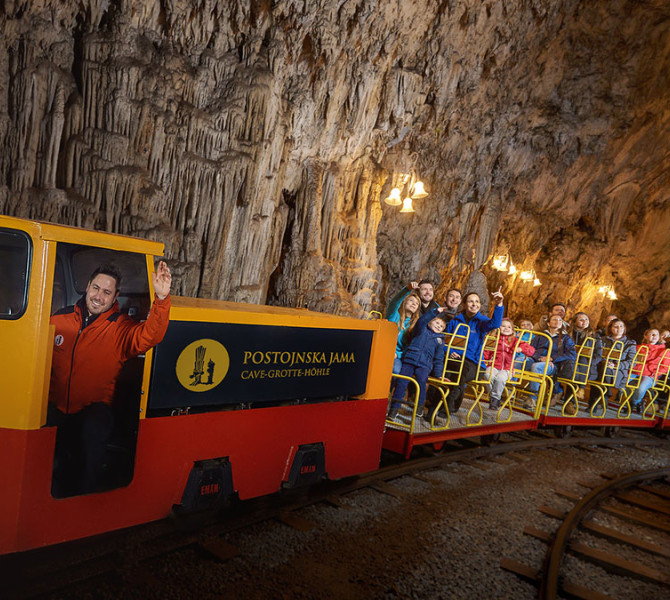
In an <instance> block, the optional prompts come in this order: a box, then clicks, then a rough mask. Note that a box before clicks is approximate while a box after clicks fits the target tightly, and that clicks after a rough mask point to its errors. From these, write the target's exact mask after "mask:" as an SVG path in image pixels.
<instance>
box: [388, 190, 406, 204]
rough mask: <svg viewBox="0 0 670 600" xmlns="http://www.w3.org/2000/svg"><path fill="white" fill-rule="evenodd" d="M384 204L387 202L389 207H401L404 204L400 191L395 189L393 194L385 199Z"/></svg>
mask: <svg viewBox="0 0 670 600" xmlns="http://www.w3.org/2000/svg"><path fill="white" fill-rule="evenodd" d="M384 202H386V204H388V205H389V206H400V205H401V204H402V200H401V199H400V190H399V189H398V188H393V189H392V190H391V193H390V194H389V195H388V196H387V197H386V198H384Z"/></svg>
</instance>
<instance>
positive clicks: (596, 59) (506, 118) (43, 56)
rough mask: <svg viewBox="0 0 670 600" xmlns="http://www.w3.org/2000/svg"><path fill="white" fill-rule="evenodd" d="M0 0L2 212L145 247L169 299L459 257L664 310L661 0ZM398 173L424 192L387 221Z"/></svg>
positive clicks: (382, 293) (583, 293) (577, 298)
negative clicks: (413, 178)
mask: <svg viewBox="0 0 670 600" xmlns="http://www.w3.org/2000/svg"><path fill="white" fill-rule="evenodd" d="M0 11H2V12H0V19H1V20H0V27H1V28H2V30H3V41H2V44H1V45H0V139H1V140H2V142H3V147H4V148H5V151H4V152H3V153H2V154H1V155H0V174H1V177H0V212H2V213H4V214H11V215H17V216H22V217H28V218H36V219H43V220H49V221H54V222H60V223H67V224H74V225H79V226H83V227H90V228H96V229H101V230H106V231H113V232H119V233H125V234H130V235H138V236H142V237H147V238H152V239H157V240H160V241H163V242H165V244H166V256H167V258H168V259H170V261H171V264H172V266H173V270H174V272H175V276H176V277H175V282H176V288H177V289H176V291H177V292H178V293H182V294H186V295H200V296H205V297H214V298H223V299H231V300H238V301H249V302H260V303H262V302H269V303H275V304H282V305H292V306H307V307H309V308H313V309H317V310H324V311H333V312H341V313H346V314H354V315H361V314H364V313H365V312H366V311H367V310H369V309H371V308H377V307H378V306H382V305H383V303H384V301H385V298H386V295H387V294H388V293H389V292H390V293H392V292H393V291H394V290H395V289H396V288H397V287H399V286H401V285H404V284H405V283H406V282H407V281H409V280H411V279H415V278H419V277H421V276H428V277H432V278H434V279H435V280H436V281H437V282H439V286H438V296H439V295H441V294H443V293H444V292H445V291H446V289H447V287H449V286H450V285H459V286H461V287H466V286H467V285H468V281H469V280H470V278H472V277H477V276H478V274H479V273H480V272H483V273H484V275H485V276H486V278H487V281H488V283H489V287H491V288H493V287H494V286H498V285H502V286H503V291H504V292H505V294H506V295H507V297H508V300H509V305H510V309H511V311H512V313H513V314H517V315H518V314H521V313H524V314H528V313H530V314H532V315H535V314H537V313H538V312H539V310H540V309H539V308H538V307H540V306H542V305H543V304H544V303H546V302H548V301H550V300H553V299H561V300H565V301H567V302H568V303H569V306H570V309H571V310H579V309H586V310H588V311H589V312H590V313H591V314H592V316H593V318H596V317H598V316H599V315H600V313H601V312H602V311H609V310H615V311H617V312H620V313H621V314H622V315H623V316H624V317H625V318H627V319H628V320H631V321H633V322H635V323H638V324H640V323H645V322H647V321H650V322H654V323H658V324H661V321H663V322H664V323H668V322H670V282H669V281H668V278H667V277H666V264H667V257H668V255H669V252H668V251H669V250H670V248H669V244H670V242H668V236H667V235H666V234H665V231H667V229H668V226H669V225H670V202H669V201H668V196H669V194H668V190H669V189H670V186H669V183H670V182H669V181H668V177H669V175H668V173H670V170H669V168H668V167H669V166H670V164H669V163H670V153H669V152H668V149H667V140H668V139H669V137H668V134H669V133H670V110H669V109H668V106H669V103H668V96H669V95H670V94H669V91H670V36H669V35H668V33H669V30H670V6H668V4H667V3H666V2H664V1H662V0H650V1H625V0H615V1H611V2H610V1H605V0H597V1H593V2H588V3H585V2H579V1H577V0H560V1H548V0H547V1H540V0H526V1H523V0H520V1H519V2H504V1H502V0H501V1H497V2H494V1H490V2H481V1H480V0H462V1H456V0H452V1H448V0H443V1H439V2H438V1H431V0H423V1H421V2H385V1H384V2H374V1H369V0H368V1H364V0H358V1H347V0H344V1H341V0H340V1H335V0H317V1H313V2H299V1H288V0H287V1H277V2H270V1H269V0H255V1H246V2H243V1H235V2H229V1H222V0H221V1H216V0H198V1H186V0H154V1H151V0H144V1H140V0H116V1H111V0H80V1H78V2H66V3H64V2H56V1H54V0H51V1H49V0H35V1H30V2H29V1H27V0H14V1H7V2H5V5H4V9H2V8H0ZM410 169H411V170H413V171H414V172H415V173H417V174H418V175H420V176H421V178H422V179H423V180H424V181H426V183H427V187H428V189H429V191H430V192H431V194H430V195H429V196H428V197H427V198H425V199H422V200H417V201H416V202H415V208H416V212H415V213H413V214H409V215H408V214H400V213H399V212H398V209H397V208H393V207H389V206H387V205H385V204H384V203H383V202H380V200H381V199H382V198H384V197H385V196H386V195H387V194H388V191H389V189H390V187H391V182H392V181H393V180H394V177H396V176H397V175H398V173H400V172H407V171H408V170H410ZM504 252H509V253H511V256H512V258H513V260H514V262H515V264H517V265H518V266H519V267H522V266H526V267H530V266H532V267H534V268H535V270H536V272H537V274H538V277H539V278H540V279H541V280H542V283H543V285H542V286H540V287H535V288H533V287H532V286H529V284H525V283H522V282H520V281H519V280H518V278H516V279H515V278H514V277H509V276H507V277H504V276H503V275H502V274H500V273H497V272H495V271H493V270H492V269H491V267H490V264H491V257H492V256H494V255H496V254H498V253H504ZM599 285H614V286H615V289H616V292H617V294H618V296H619V300H617V301H615V302H614V303H613V304H612V303H611V302H608V301H606V300H604V299H603V297H602V295H601V294H599V293H598V292H597V288H598V286H599Z"/></svg>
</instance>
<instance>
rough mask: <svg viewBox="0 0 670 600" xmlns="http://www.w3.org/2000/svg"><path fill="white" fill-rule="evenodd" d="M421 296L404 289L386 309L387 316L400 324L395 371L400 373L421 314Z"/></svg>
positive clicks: (394, 364) (394, 363) (394, 362)
mask: <svg viewBox="0 0 670 600" xmlns="http://www.w3.org/2000/svg"><path fill="white" fill-rule="evenodd" d="M420 308H421V298H419V294H418V293H416V292H410V291H409V290H402V291H401V292H400V293H399V294H396V295H395V296H394V297H393V299H392V300H391V302H389V305H388V308H387V309H386V318H387V319H388V320H389V321H392V322H393V323H396V324H397V325H398V338H397V340H396V345H395V360H394V361H393V372H394V373H400V367H401V366H402V355H403V353H404V352H405V349H406V348H407V346H408V345H409V341H410V340H411V339H412V334H413V331H414V327H416V324H417V322H418V321H419V317H420V316H421V312H420Z"/></svg>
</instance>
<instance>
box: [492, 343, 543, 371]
mask: <svg viewBox="0 0 670 600" xmlns="http://www.w3.org/2000/svg"><path fill="white" fill-rule="evenodd" d="M518 341H519V340H518V338H517V337H516V336H514V335H501V336H500V337H499V338H498V350H497V352H496V360H495V364H494V365H493V366H494V368H496V369H498V370H500V371H509V370H510V369H511V368H512V363H513V362H514V354H515V352H523V353H524V354H525V355H526V356H533V354H534V353H535V348H533V346H531V345H530V344H527V343H526V342H519V346H518V348H517V344H516V343H517V342H518ZM492 355H493V352H491V351H490V350H487V351H485V352H484V360H486V361H489V360H491V356H492Z"/></svg>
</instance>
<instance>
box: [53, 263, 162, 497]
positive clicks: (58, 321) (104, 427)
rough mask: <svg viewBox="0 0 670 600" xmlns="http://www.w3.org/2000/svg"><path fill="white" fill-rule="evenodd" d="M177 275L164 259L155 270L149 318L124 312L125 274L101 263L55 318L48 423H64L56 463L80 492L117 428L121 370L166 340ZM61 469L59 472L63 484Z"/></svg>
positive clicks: (93, 482)
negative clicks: (116, 400) (115, 399)
mask: <svg viewBox="0 0 670 600" xmlns="http://www.w3.org/2000/svg"><path fill="white" fill-rule="evenodd" d="M171 281H172V277H171V275H170V270H169V269H168V267H167V265H166V264H165V263H164V262H163V261H161V262H160V263H159V265H158V269H157V270H156V272H155V273H153V287H154V291H155V295H156V298H155V300H154V303H153V305H152V307H151V311H150V312H149V316H148V317H147V320H146V321H145V322H143V323H140V322H137V321H135V320H134V319H132V318H131V317H129V316H127V315H123V314H121V313H120V312H119V304H118V302H117V301H116V299H117V297H118V295H119V288H120V285H121V275H120V273H119V272H118V271H117V270H116V268H115V267H113V266H110V265H102V266H100V267H98V268H97V269H96V270H95V271H93V273H92V274H91V277H90V279H89V281H88V284H87V286H86V292H85V294H84V295H83V296H82V297H81V298H80V299H79V300H78V301H77V303H76V304H75V305H74V306H69V307H66V308H64V309H62V310H60V311H58V312H57V313H56V314H55V315H54V316H52V317H51V321H50V323H51V324H52V325H53V326H54V327H55V335H54V349H53V359H52V365H51V384H50V388H49V410H48V416H47V425H50V426H52V425H56V426H58V432H57V434H56V435H57V437H56V453H57V456H56V457H55V460H54V469H55V470H56V469H59V468H60V469H62V470H63V471H65V473H64V474H63V476H64V477H67V478H69V479H71V480H72V481H71V484H72V486H73V487H74V493H88V492H94V491H96V488H97V486H98V483H99V480H100V476H101V474H102V470H103V465H104V458H105V456H104V453H105V446H106V444H107V442H108V440H109V438H110V436H111V433H112V429H113V427H114V413H113V412H112V409H111V404H112V398H113V394H114V386H115V383H116V379H117V376H118V375H119V373H120V371H121V367H122V366H123V363H124V362H125V361H126V360H127V359H129V358H131V357H133V356H137V355H138V354H141V353H143V352H146V351H147V350H149V348H152V347H153V346H155V345H156V344H158V343H159V342H160V341H161V340H162V339H163V336H164V335H165V332H166V330H167V327H168V322H169V318H170V297H169V296H170V285H171ZM73 464H76V465H77V466H75V467H73V466H72V465H73ZM61 473H62V471H61ZM61 473H59V474H58V476H57V475H56V473H55V476H54V483H55V484H56V486H57V487H58V484H59V482H60V481H61V479H59V476H60V474H61ZM55 491H56V492H57V493H58V490H55Z"/></svg>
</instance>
